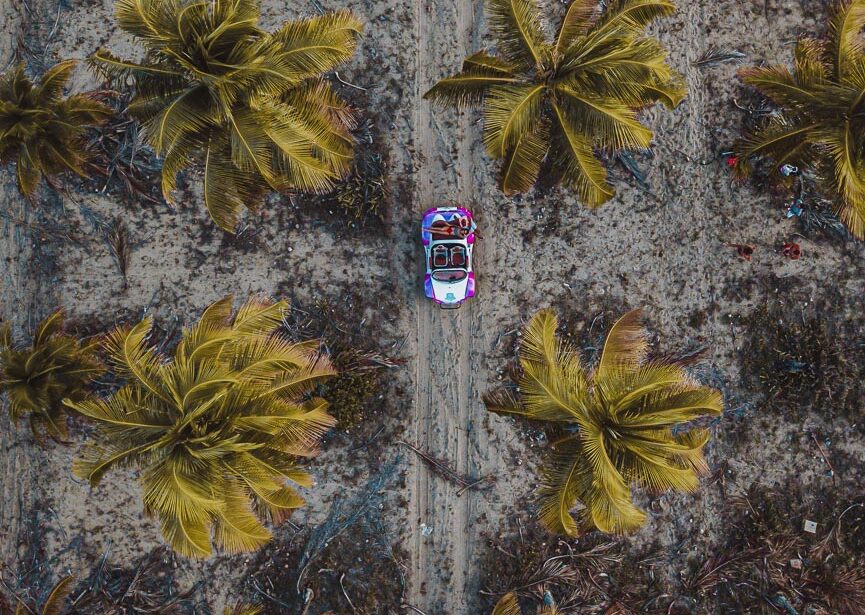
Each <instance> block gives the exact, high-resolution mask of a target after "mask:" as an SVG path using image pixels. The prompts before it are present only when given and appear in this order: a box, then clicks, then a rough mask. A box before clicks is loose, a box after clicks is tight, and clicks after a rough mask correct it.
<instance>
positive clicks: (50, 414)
mask: <svg viewBox="0 0 865 615" xmlns="http://www.w3.org/2000/svg"><path fill="white" fill-rule="evenodd" d="M63 323H64V318H63V312H62V311H60V310H58V311H56V312H54V313H52V314H50V315H49V316H48V317H46V318H45V320H43V321H42V322H41V323H39V325H37V327H36V331H35V332H34V336H33V342H32V344H31V345H30V346H26V347H21V346H16V345H15V344H14V343H13V341H12V335H11V332H10V329H9V326H8V324H7V325H6V326H4V327H3V328H2V335H0V393H5V394H6V396H7V397H8V399H9V415H10V416H11V417H12V419H13V420H15V421H17V420H19V419H21V418H24V417H25V416H26V417H28V419H29V421H30V426H31V429H32V431H33V433H34V436H36V438H37V439H38V440H39V441H41V431H42V430H43V429H44V430H45V431H46V432H47V433H48V435H50V436H51V437H52V438H55V439H58V440H61V439H63V438H65V437H66V418H65V412H64V404H63V400H64V399H72V400H76V401H80V400H81V399H82V398H83V397H84V396H85V395H86V388H87V385H88V384H89V383H90V382H91V381H92V380H93V379H95V378H96V377H97V376H99V375H100V374H101V373H102V372H103V371H104V368H103V366H102V364H101V362H100V361H99V359H98V357H97V354H96V345H95V344H94V343H92V342H84V341H79V340H77V339H76V338H74V337H72V336H69V335H67V334H65V333H64V332H63Z"/></svg>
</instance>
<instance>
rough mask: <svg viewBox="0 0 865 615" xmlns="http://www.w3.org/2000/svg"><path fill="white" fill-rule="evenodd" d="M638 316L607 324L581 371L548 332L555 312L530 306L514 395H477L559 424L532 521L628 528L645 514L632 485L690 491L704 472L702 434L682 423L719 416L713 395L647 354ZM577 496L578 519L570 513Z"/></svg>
mask: <svg viewBox="0 0 865 615" xmlns="http://www.w3.org/2000/svg"><path fill="white" fill-rule="evenodd" d="M640 315H641V312H640V311H639V310H635V311H632V312H629V313H628V314H626V315H625V316H623V317H622V318H621V319H619V321H618V322H616V324H615V325H614V326H613V328H612V329H611V330H610V332H609V334H608V335H607V340H606V343H605V345H604V349H603V353H602V354H601V358H600V361H599V363H598V365H597V366H596V367H595V368H594V370H592V371H588V370H587V369H586V367H585V366H584V365H583V363H582V361H581V359H580V355H579V352H577V351H576V350H575V349H574V348H572V347H571V346H569V345H568V344H566V343H563V342H561V341H560V340H559V339H558V338H557V337H556V328H557V327H558V319H557V318H556V315H555V314H554V313H553V312H552V311H551V310H543V311H541V312H539V313H538V314H537V315H535V316H534V317H533V318H532V319H531V321H530V322H529V324H528V326H527V327H526V329H525V331H524V333H523V337H522V340H523V341H522V347H521V348H520V366H521V368H522V376H521V377H520V380H519V391H520V395H519V398H518V397H516V396H514V395H513V394H512V393H511V392H510V391H508V390H507V389H499V390H497V391H494V392H492V393H489V394H486V395H484V402H485V403H486V405H487V409H488V410H490V411H492V412H498V413H502V414H509V415H516V416H521V417H524V418H527V419H531V420H536V421H545V422H551V423H553V424H554V425H555V426H556V427H557V428H558V437H557V438H555V439H554V440H553V442H552V449H553V450H552V453H551V454H550V456H549V459H547V461H546V463H545V465H544V467H543V468H542V486H541V489H540V492H539V498H540V521H541V523H542V524H543V525H544V526H545V527H546V528H547V529H549V530H550V531H552V532H556V533H560V534H567V535H570V536H575V535H577V534H579V532H580V530H581V529H583V530H588V529H591V528H597V529H599V530H601V531H603V532H608V533H613V534H625V533H628V532H632V531H635V530H637V529H638V528H640V527H641V526H642V525H643V523H644V521H645V519H646V514H645V513H644V512H643V511H642V510H640V509H639V508H637V506H636V505H635V504H634V503H633V502H632V499H631V491H630V485H631V484H632V483H636V484H639V485H641V486H643V487H646V488H649V489H650V490H652V491H654V492H661V491H665V490H670V489H672V490H675V491H694V490H696V489H697V487H698V483H699V481H698V476H699V475H700V474H702V473H703V472H705V471H706V469H707V466H706V462H705V460H704V458H703V453H702V449H703V446H704V445H705V444H706V442H707V441H708V439H709V431H708V430H707V429H690V430H685V429H683V426H684V424H686V423H689V422H690V421H693V420H695V419H697V418H700V417H703V416H706V415H715V414H719V413H720V412H721V410H722V405H723V402H722V398H721V394H720V393H719V392H718V391H716V390H714V389H709V388H706V387H702V386H700V385H699V384H697V383H696V382H694V381H693V380H692V379H691V378H689V377H688V375H687V374H686V373H685V372H684V370H683V369H682V367H681V365H679V364H677V363H673V362H669V361H666V362H665V361H659V360H649V359H648V358H647V342H646V335H645V331H644V330H643V328H642V327H641V326H640ZM577 501H579V502H580V504H581V510H580V512H579V515H578V516H579V523H577V521H576V520H574V518H573V517H572V516H571V512H570V511H571V509H572V508H573V507H574V505H575V504H576V502H577Z"/></svg>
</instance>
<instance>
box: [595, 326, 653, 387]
mask: <svg viewBox="0 0 865 615" xmlns="http://www.w3.org/2000/svg"><path fill="white" fill-rule="evenodd" d="M642 318H643V311H642V310H641V309H636V310H631V311H630V312H628V313H627V314H625V315H624V316H622V317H621V318H619V320H617V321H616V323H615V324H614V325H613V327H612V328H611V329H610V332H609V333H608V334H607V339H606V341H605V342H604V349H603V351H602V352H601V360H600V362H599V363H598V368H597V370H596V372H595V375H594V378H595V379H596V380H603V379H604V378H606V377H607V376H608V375H610V374H615V373H616V372H617V371H618V370H619V369H621V368H635V367H637V366H638V365H640V364H641V363H642V362H643V361H645V359H646V352H647V350H648V347H649V346H648V342H647V341H646V330H645V329H644V328H643V325H642Z"/></svg>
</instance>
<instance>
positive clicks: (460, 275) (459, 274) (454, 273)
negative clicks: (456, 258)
mask: <svg viewBox="0 0 865 615" xmlns="http://www.w3.org/2000/svg"><path fill="white" fill-rule="evenodd" d="M466 275H468V274H467V273H466V271H465V270H464V269H439V270H438V271H433V274H432V277H433V279H434V280H437V281H439V282H459V281H460V280H463V279H465V277H466Z"/></svg>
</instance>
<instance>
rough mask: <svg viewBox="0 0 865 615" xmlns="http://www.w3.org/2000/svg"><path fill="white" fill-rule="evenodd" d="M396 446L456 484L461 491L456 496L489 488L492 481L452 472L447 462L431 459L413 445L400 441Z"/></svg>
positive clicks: (431, 457) (490, 478)
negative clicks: (418, 458)
mask: <svg viewBox="0 0 865 615" xmlns="http://www.w3.org/2000/svg"><path fill="white" fill-rule="evenodd" d="M397 444H401V445H402V446H405V447H406V448H408V449H409V450H411V451H412V452H414V453H415V454H416V455H417V456H418V457H420V458H421V459H423V460H424V462H426V464H427V466H428V467H429V468H430V469H431V470H432V471H433V472H435V473H436V474H437V475H439V476H441V477H442V478H443V479H445V480H447V481H450V482H452V483H456V484H457V485H459V486H460V487H462V489H460V490H459V491H457V495H462V493H463V492H464V491H466V490H468V489H472V488H477V489H480V488H482V487H483V486H489V485H490V483H491V481H492V480H493V477H492V476H486V477H481V478H478V477H474V476H468V475H463V474H460V473H459V472H457V471H456V470H454V469H453V468H452V467H451V465H450V464H449V463H448V462H446V461H443V460H441V459H437V458H436V457H433V456H432V455H430V454H429V453H426V452H424V451H422V450H420V449H419V448H417V447H416V446H414V445H413V444H409V443H408V442H403V441H402V440H400V441H398V442H397Z"/></svg>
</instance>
